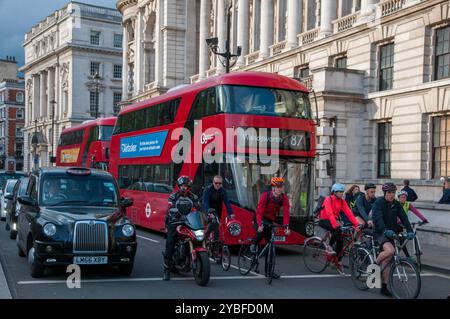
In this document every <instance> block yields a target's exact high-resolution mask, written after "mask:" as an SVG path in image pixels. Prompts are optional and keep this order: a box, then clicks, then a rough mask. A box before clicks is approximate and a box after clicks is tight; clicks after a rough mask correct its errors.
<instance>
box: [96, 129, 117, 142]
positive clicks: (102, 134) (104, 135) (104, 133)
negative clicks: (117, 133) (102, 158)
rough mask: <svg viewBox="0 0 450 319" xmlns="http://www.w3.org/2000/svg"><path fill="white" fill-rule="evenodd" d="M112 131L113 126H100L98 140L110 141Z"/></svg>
mask: <svg viewBox="0 0 450 319" xmlns="http://www.w3.org/2000/svg"><path fill="white" fill-rule="evenodd" d="M113 130H114V126H100V130H99V134H98V140H99V141H111V136H112V133H113Z"/></svg>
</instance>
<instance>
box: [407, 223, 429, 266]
mask: <svg viewBox="0 0 450 319" xmlns="http://www.w3.org/2000/svg"><path fill="white" fill-rule="evenodd" d="M424 224H426V223H424V222H422V221H421V222H415V223H411V227H412V228H413V231H414V234H415V236H414V240H413V250H414V255H415V256H416V264H417V269H419V271H422V260H421V256H422V254H423V252H422V248H421V246H420V241H419V237H417V227H418V226H422V225H424Z"/></svg>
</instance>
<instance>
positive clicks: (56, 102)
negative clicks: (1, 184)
mask: <svg viewBox="0 0 450 319" xmlns="http://www.w3.org/2000/svg"><path fill="white" fill-rule="evenodd" d="M122 38H123V35H122V27H121V16H120V13H119V12H118V11H117V10H116V9H111V8H105V7H99V6H93V5H87V4H83V3H78V2H74V1H72V2H69V3H68V4H67V5H66V6H64V7H63V8H62V9H60V10H57V11H56V12H54V13H53V14H51V15H50V16H48V17H47V18H45V19H44V20H42V21H41V22H40V23H38V24H36V25H34V26H33V27H32V28H31V31H29V32H28V33H27V34H25V40H24V43H23V46H24V49H25V65H24V66H23V67H22V68H21V69H20V70H21V71H22V72H24V74H25V83H26V84H25V87H26V97H25V105H26V106H25V119H26V123H25V136H24V138H25V145H26V147H25V170H27V171H28V170H30V169H32V168H34V167H38V166H48V165H49V164H50V157H51V156H52V154H56V146H57V143H58V137H59V134H60V132H61V131H62V130H63V129H64V128H68V127H72V126H74V125H77V124H80V123H82V122H84V121H86V120H91V119H93V118H95V117H107V116H111V115H113V114H116V113H117V112H118V103H119V102H120V101H121V100H122ZM96 74H98V76H97V77H96V76H95V75H96ZM53 126H54V129H52V127H53ZM33 137H35V139H34V140H33ZM32 142H34V143H32Z"/></svg>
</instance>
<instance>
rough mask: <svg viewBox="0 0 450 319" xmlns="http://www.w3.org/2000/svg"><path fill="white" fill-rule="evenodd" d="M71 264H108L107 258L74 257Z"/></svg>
mask: <svg viewBox="0 0 450 319" xmlns="http://www.w3.org/2000/svg"><path fill="white" fill-rule="evenodd" d="M73 263H74V264H77V265H104V264H107V263H108V257H107V256H75V257H73Z"/></svg>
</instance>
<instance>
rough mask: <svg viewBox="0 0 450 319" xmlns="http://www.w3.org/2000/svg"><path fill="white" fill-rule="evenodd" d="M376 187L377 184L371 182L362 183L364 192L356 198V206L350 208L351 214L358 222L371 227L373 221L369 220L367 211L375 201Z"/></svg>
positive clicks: (368, 211)
mask: <svg viewBox="0 0 450 319" xmlns="http://www.w3.org/2000/svg"><path fill="white" fill-rule="evenodd" d="M376 188H377V186H376V185H375V184H372V183H368V184H366V185H364V190H365V191H366V194H365V195H361V196H359V197H358V199H357V200H356V207H355V208H354V209H353V210H352V211H353V215H355V217H356V219H357V220H358V221H359V223H360V224H367V225H368V226H369V227H372V225H373V222H372V221H371V220H369V213H370V211H371V210H372V205H373V203H375V200H376V199H377V198H376V197H375V192H376Z"/></svg>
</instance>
